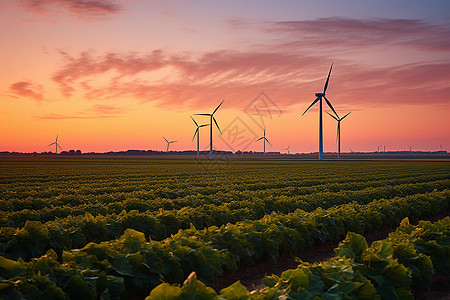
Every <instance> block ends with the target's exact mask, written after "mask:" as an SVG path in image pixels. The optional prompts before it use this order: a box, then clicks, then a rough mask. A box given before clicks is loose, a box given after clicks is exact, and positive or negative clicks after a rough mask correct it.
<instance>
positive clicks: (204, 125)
mask: <svg viewBox="0 0 450 300" xmlns="http://www.w3.org/2000/svg"><path fill="white" fill-rule="evenodd" d="M206 126H209V124H203V125H200V126H198V127H199V128H200V127H206Z"/></svg>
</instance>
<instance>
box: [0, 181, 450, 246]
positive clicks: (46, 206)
mask: <svg viewBox="0 0 450 300" xmlns="http://www.w3.org/2000/svg"><path fill="white" fill-rule="evenodd" d="M422 180H425V179H421V180H418V179H417V181H418V182H412V183H403V184H398V185H394V183H391V184H387V183H384V185H382V186H377V187H373V185H374V184H373V182H371V183H370V184H369V187H365V188H363V189H353V190H352V189H350V188H349V189H345V190H344V189H341V190H339V189H338V188H336V189H331V190H330V189H329V190H328V191H323V190H320V189H319V190H317V189H315V190H314V189H313V188H309V189H308V191H306V192H305V191H301V189H302V188H295V189H294V188H292V189H291V191H290V192H289V193H286V192H285V191H281V190H274V189H271V190H269V191H264V192H262V191H261V192H259V191H258V192H255V191H233V190H230V191H228V192H226V193H223V192H217V193H215V194H212V195H203V194H195V195H189V196H180V195H176V196H173V198H174V199H170V195H171V194H170V192H169V191H167V192H166V198H158V199H155V198H154V197H152V196H150V195H149V194H148V193H147V192H132V193H129V194H120V193H119V194H107V195H99V196H93V195H60V196H57V197H53V198H51V199H43V198H33V197H29V198H26V199H9V200H3V201H1V200H0V205H1V207H2V210H0V222H1V223H2V224H3V226H12V227H17V226H23V225H24V223H25V221H26V220H39V221H41V222H46V221H50V220H54V219H55V218H66V217H68V216H79V215H84V214H85V213H86V212H89V213H90V214H92V215H94V216H96V215H103V216H105V215H108V214H113V213H115V214H119V213H121V212H122V211H123V210H125V211H131V210H138V211H140V212H146V211H150V212H155V211H158V210H160V209H164V210H180V209H183V208H186V207H189V208H196V209H197V210H198V211H199V214H200V215H201V214H202V213H201V212H202V211H205V210H208V211H209V210H210V208H209V206H211V205H215V206H221V207H222V208H224V209H225V210H227V209H236V210H242V209H245V208H249V209H250V210H251V211H253V212H254V213H253V214H252V215H251V216H248V214H246V216H245V217H246V218H251V219H255V218H260V217H262V215H263V214H267V213H270V212H272V211H279V212H283V213H287V212H290V211H293V210H295V209H296V208H301V209H303V210H306V211H310V210H313V209H315V208H317V207H323V208H328V207H330V206H331V205H337V204H341V203H347V202H349V201H358V202H360V201H366V202H367V201H371V200H373V199H380V198H391V197H396V196H405V195H411V194H414V193H424V192H429V191H432V190H433V189H437V190H443V189H445V188H448V187H449V186H450V179H439V180H430V178H426V181H424V182H422ZM330 185H332V184H330ZM303 189H304V188H303ZM274 195H276V196H274ZM128 196H129V198H127V197H128ZM177 196H179V197H177ZM208 213H209V212H208ZM154 214H155V213H153V215H154ZM234 215H236V216H238V215H239V213H236V214H234ZM222 219H223V218H222ZM225 221H226V222H236V221H238V219H235V218H234V216H233V215H230V217H229V218H228V219H227V220H225ZM192 223H194V224H196V223H197V224H196V225H197V226H202V225H201V224H199V223H198V222H195V220H193V221H192ZM188 224H189V223H188ZM209 224H210V225H220V224H221V223H220V221H218V222H216V223H209ZM203 226H208V225H207V224H205V225H203ZM170 233H172V232H170ZM146 234H147V233H146ZM151 237H152V238H155V239H159V238H160V237H158V236H151Z"/></svg>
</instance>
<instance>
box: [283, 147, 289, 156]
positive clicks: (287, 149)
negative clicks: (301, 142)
mask: <svg viewBox="0 0 450 300" xmlns="http://www.w3.org/2000/svg"><path fill="white" fill-rule="evenodd" d="M289 148H291V145H289V146H287V148H285V149H283V150H286V151H287V154H289Z"/></svg>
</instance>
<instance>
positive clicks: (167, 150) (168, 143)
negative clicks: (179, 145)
mask: <svg viewBox="0 0 450 300" xmlns="http://www.w3.org/2000/svg"><path fill="white" fill-rule="evenodd" d="M163 139H164V140H165V141H166V142H167V149H166V153H167V152H169V145H170V144H172V143H175V142H176V141H170V142H169V141H168V140H167V139H166V138H165V137H163Z"/></svg>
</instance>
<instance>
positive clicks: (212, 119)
mask: <svg viewBox="0 0 450 300" xmlns="http://www.w3.org/2000/svg"><path fill="white" fill-rule="evenodd" d="M223 101H225V99H224V100H222V102H220V104H219V105H218V106H217V107H216V109H215V110H214V111H213V112H212V114H195V115H197V116H208V117H210V123H209V159H212V157H213V143H212V130H213V121H214V123H215V124H216V126H217V129H219V131H220V134H222V131H221V130H220V128H219V124H217V121H216V118H214V114H215V113H216V111H217V110H218V109H219V107H220V106H221V105H222V103H223Z"/></svg>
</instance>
